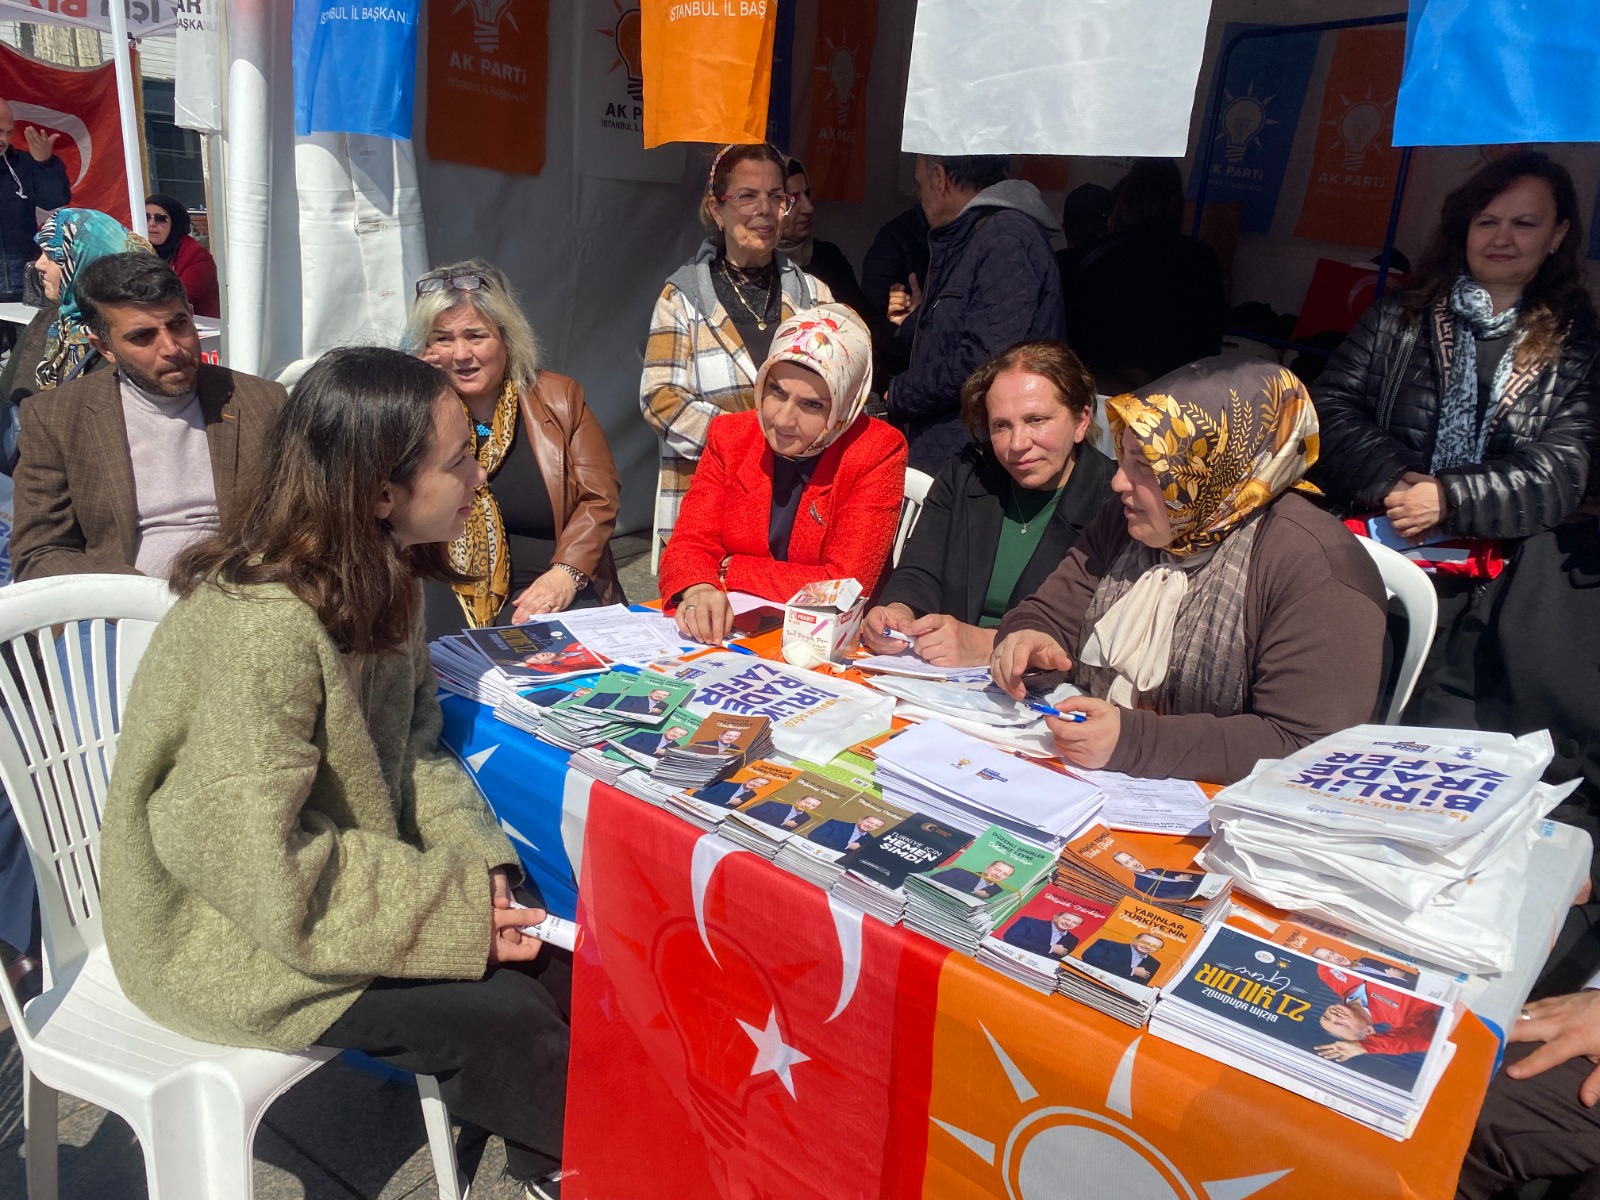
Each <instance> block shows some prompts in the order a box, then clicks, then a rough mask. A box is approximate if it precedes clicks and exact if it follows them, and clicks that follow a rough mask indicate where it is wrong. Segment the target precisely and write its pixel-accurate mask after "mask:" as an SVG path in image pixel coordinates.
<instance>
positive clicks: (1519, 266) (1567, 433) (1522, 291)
mask: <svg viewBox="0 0 1600 1200" xmlns="http://www.w3.org/2000/svg"><path fill="white" fill-rule="evenodd" d="M1585 245H1586V243H1585V241H1584V237H1583V221H1582V216H1581V214H1580V212H1579V209H1578V195H1577V191H1576V189H1574V187H1573V185H1572V176H1571V175H1569V174H1568V173H1567V170H1566V168H1565V167H1563V166H1561V165H1560V164H1559V163H1557V162H1554V161H1553V160H1552V159H1550V158H1549V157H1548V156H1547V155H1544V154H1541V153H1539V152H1538V151H1534V150H1523V151H1518V152H1516V153H1513V154H1507V155H1505V156H1504V157H1503V158H1498V159H1496V160H1495V161H1493V162H1491V163H1489V164H1488V165H1487V166H1485V167H1483V168H1482V169H1481V170H1479V171H1478V172H1477V173H1476V174H1475V175H1473V176H1472V178H1470V179H1468V180H1467V181H1466V183H1464V184H1462V185H1461V186H1460V187H1458V188H1457V189H1456V190H1455V191H1453V192H1451V193H1450V195H1449V196H1448V197H1447V198H1446V199H1445V202H1444V209H1443V212H1442V213H1441V216H1440V221H1439V229H1438V232H1437V233H1436V234H1435V235H1434V238H1433V241H1432V243H1431V244H1430V246H1429V247H1428V249H1427V251H1426V252H1425V254H1424V255H1423V257H1422V259H1421V260H1420V261H1419V263H1418V270H1417V281H1416V284H1415V285H1414V286H1413V287H1412V288H1410V289H1409V290H1407V291H1406V292H1404V293H1402V294H1398V295H1394V296H1386V297H1384V299H1383V300H1382V301H1381V302H1380V303H1379V304H1377V305H1376V306H1374V307H1373V308H1372V309H1370V310H1369V311H1368V312H1367V314H1366V315H1365V316H1364V317H1362V319H1361V322H1360V323H1359V324H1358V325H1357V326H1356V328H1355V329H1354V330H1353V331H1352V332H1351V334H1350V337H1349V338H1348V339H1347V340H1346V341H1345V343H1344V344H1343V345H1342V346H1340V348H1339V350H1338V352H1337V353H1336V354H1334V356H1333V358H1332V359H1331V360H1329V362H1328V366H1327V368H1326V369H1325V370H1324V371H1323V373H1322V375H1321V376H1320V377H1319V378H1318V380H1317V382H1316V384H1315V385H1314V386H1313V388H1312V395H1313V398H1314V399H1315V401H1316V405H1317V415H1318V417H1319V418H1320V420H1321V424H1322V460H1321V461H1320V462H1319V463H1318V465H1317V469H1316V471H1315V472H1314V473H1313V475H1312V479H1313V480H1314V481H1315V482H1316V483H1317V484H1318V485H1320V486H1321V487H1322V488H1323V489H1324V490H1325V491H1327V492H1328V493H1329V494H1330V495H1331V496H1332V497H1333V499H1334V500H1335V501H1338V502H1342V503H1344V504H1346V505H1347V506H1349V507H1350V508H1352V509H1353V510H1355V511H1357V512H1363V513H1377V514H1381V515H1384V516H1387V517H1388V518H1389V520H1390V521H1391V522H1392V523H1393V526H1394V530H1395V532H1396V533H1398V534H1399V535H1400V536H1401V537H1403V538H1407V539H1410V540H1411V541H1414V542H1421V541H1425V540H1428V539H1435V538H1441V537H1443V538H1450V539H1476V540H1479V541H1499V542H1501V543H1502V545H1501V546H1500V547H1499V549H1501V550H1503V551H1504V552H1506V553H1508V554H1509V553H1510V552H1512V551H1513V550H1514V546H1506V545H1504V544H1503V543H1504V540H1505V539H1520V538H1525V537H1529V536H1531V535H1532V534H1535V533H1538V532H1539V531H1541V530H1544V529H1550V528H1553V527H1555V526H1556V525H1559V524H1560V523H1561V522H1562V521H1564V520H1566V519H1567V518H1568V517H1570V516H1571V515H1572V514H1573V512H1574V511H1575V510H1576V509H1577V507H1578V504H1579V502H1580V501H1581V500H1582V499H1583V496H1584V492H1585V489H1586V487H1587V485H1588V481H1589V471H1590V451H1591V447H1592V445H1593V443H1594V439H1595V436H1596V432H1597V415H1596V411H1595V403H1594V381H1593V376H1594V371H1595V364H1596V359H1597V357H1600V340H1597V338H1596V332H1595V313H1594V307H1593V305H1592V304H1591V302H1590V300H1589V294H1588V292H1587V291H1586V290H1585V289H1584V265H1583V255H1584V248H1585ZM1479 582H1481V580H1478V579H1474V578H1471V577H1466V578H1463V577H1460V576H1452V577H1446V576H1436V577H1435V583H1436V585H1437V587H1438V591H1439V600H1440V611H1439V622H1440V624H1439V628H1440V631H1441V636H1440V637H1438V638H1436V639H1435V643H1434V645H1435V654H1434V656H1433V660H1432V662H1430V668H1429V671H1428V674H1429V675H1431V674H1432V670H1433V669H1434V668H1435V667H1436V666H1437V664H1438V661H1439V660H1440V657H1441V656H1442V654H1443V651H1444V645H1445V642H1446V641H1447V640H1448V639H1447V638H1446V637H1445V636H1442V635H1443V634H1444V632H1445V631H1448V630H1449V629H1451V628H1452V627H1453V626H1454V624H1455V623H1456V622H1457V621H1458V620H1459V619H1460V617H1461V615H1462V614H1463V613H1464V611H1465V610H1466V607H1467V605H1468V604H1469V602H1470V600H1471V596H1472V593H1473V591H1474V590H1475V588H1476V586H1477V584H1478V583H1479Z"/></svg>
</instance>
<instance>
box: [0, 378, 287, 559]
mask: <svg viewBox="0 0 1600 1200" xmlns="http://www.w3.org/2000/svg"><path fill="white" fill-rule="evenodd" d="M195 390H196V391H197V392H198V393H199V397H200V410H201V413H202V414H203V417H204V420H205V427H206V444H207V445H208V446H209V448H210V450H211V476H212V482H213V484H214V485H215V487H216V492H217V510H218V513H219V514H226V513H227V512H228V510H229V508H230V507H231V506H232V505H234V504H236V503H240V502H249V501H250V500H251V499H252V498H253V497H254V486H253V484H252V483H251V482H250V477H251V476H252V475H253V473H254V472H255V471H256V470H257V469H259V467H260V465H261V462H262V460H263V459H264V458H265V457H266V449H267V445H268V440H269V438H270V436H271V434H272V429H273V426H274V425H275V424H276V423H277V420H278V413H279V411H280V410H281V409H282V408H283V404H284V401H285V400H286V399H287V393H285V392H284V390H283V385H282V384H278V383H273V382H272V381H271V380H267V379H258V378H256V377H255V376H254V375H241V374H239V373H238V372H235V371H229V370H227V369H226V368H224V367H213V366H210V365H208V364H201V367H200V374H199V378H198V379H197V381H196V383H195ZM12 483H13V484H14V485H15V487H16V498H15V501H14V505H15V511H16V523H15V527H14V528H13V530H12V534H11V558H12V561H13V562H14V563H15V564H16V577H17V578H18V579H19V580H21V579H39V578H42V577H43V576H46V575H78V574H83V573H85V572H106V573H111V574H118V575H130V574H136V573H137V572H136V571H135V570H134V566H133V563H134V558H135V556H136V555H137V553H138V548H139V502H138V499H137V498H136V497H135V495H134V481H133V459H132V457H131V455H130V452H129V450H128V427H127V425H126V424H125V423H124V421H123V419H122V393H121V391H120V390H119V388H118V384H117V373H116V372H115V371H98V372H96V373H95V374H93V375H85V376H80V377H79V378H77V379H74V380H73V381H72V382H70V383H64V384H62V385H61V386H60V387H58V388H52V389H50V390H49V391H45V392H38V393H35V394H34V395H33V396H31V397H29V398H28V399H26V400H24V401H23V402H22V431H21V434H20V435H19V437H18V441H17V466H16V470H15V471H14V472H13V473H12Z"/></svg>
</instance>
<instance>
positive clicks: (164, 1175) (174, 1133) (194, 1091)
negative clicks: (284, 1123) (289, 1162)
mask: <svg viewBox="0 0 1600 1200" xmlns="http://www.w3.org/2000/svg"><path fill="white" fill-rule="evenodd" d="M208 1085H210V1086H214V1087H217V1088H219V1089H222V1091H223V1094H213V1095H210V1096H208V1095H207V1091H208V1090H209V1087H208ZM255 1115H256V1117H257V1118H259V1116H260V1114H259V1113H257V1114H255ZM149 1119H150V1126H151V1127H150V1128H149V1129H139V1128H135V1129H134V1133H135V1134H137V1135H138V1138H139V1144H140V1146H141V1147H142V1148H143V1149H144V1165H145V1182H146V1184H147V1186H148V1188H149V1200H213V1198H215V1197H219V1196H228V1197H237V1198H238V1200H251V1197H252V1196H253V1195H254V1194H255V1172H254V1166H255V1163H254V1155H253V1153H252V1149H253V1146H252V1143H253V1142H254V1141H255V1125H256V1122H255V1120H253V1119H251V1117H250V1115H249V1114H246V1113H244V1112H242V1111H240V1106H239V1099H238V1095H237V1093H235V1092H234V1091H233V1089H232V1087H231V1086H230V1081H226V1080H222V1079H207V1078H205V1077H204V1076H201V1075H198V1073H197V1074H196V1075H191V1076H190V1077H189V1078H188V1079H186V1080H185V1081H184V1086H182V1087H179V1088H173V1089H171V1090H169V1091H165V1092H162V1093H158V1094H157V1095H156V1096H155V1097H154V1104H153V1106H152V1111H151V1112H150V1113H149Z"/></svg>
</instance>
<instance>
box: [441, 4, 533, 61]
mask: <svg viewBox="0 0 1600 1200" xmlns="http://www.w3.org/2000/svg"><path fill="white" fill-rule="evenodd" d="M512 2H513V0H460V3H458V4H457V5H456V6H455V9H454V10H453V11H455V12H461V11H463V10H470V11H471V12H472V41H473V43H474V44H475V45H476V46H477V47H478V49H479V50H481V51H482V52H483V53H485V54H493V53H495V52H496V51H497V50H499V49H500V22H501V21H502V20H504V21H510V22H511V28H513V29H517V30H518V31H519V32H520V27H519V26H518V25H517V19H516V17H514V16H512V15H511V5H512Z"/></svg>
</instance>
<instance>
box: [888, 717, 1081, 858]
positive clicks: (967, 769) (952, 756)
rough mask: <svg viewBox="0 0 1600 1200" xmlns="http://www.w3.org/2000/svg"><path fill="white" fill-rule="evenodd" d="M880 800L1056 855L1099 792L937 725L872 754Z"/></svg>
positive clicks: (903, 735) (905, 735)
mask: <svg viewBox="0 0 1600 1200" xmlns="http://www.w3.org/2000/svg"><path fill="white" fill-rule="evenodd" d="M877 780H878V783H879V785H880V786H881V787H882V788H883V798H884V799H885V800H887V801H889V802H890V803H891V804H898V805H899V806H900V807H902V808H907V809H910V810H911V811H913V812H926V813H932V814H934V815H936V816H941V817H943V818H945V819H946V820H948V821H951V822H953V823H955V824H957V825H961V826H965V827H966V828H973V827H974V825H975V824H976V825H977V826H984V825H991V824H992V825H999V826H1001V827H1002V828H1004V829H1009V830H1010V831H1011V832H1013V833H1016V834H1019V835H1020V836H1022V837H1025V838H1031V839H1033V840H1036V841H1042V842H1045V843H1049V844H1053V845H1055V846H1057V847H1059V846H1060V845H1061V844H1062V843H1063V842H1064V841H1065V839H1066V838H1068V837H1070V836H1071V835H1072V834H1074V833H1076V832H1077V831H1078V830H1079V829H1081V828H1083V826H1084V825H1086V824H1087V823H1088V822H1090V821H1092V820H1093V819H1094V818H1095V816H1096V814H1097V813H1098V812H1099V811H1100V803H1101V799H1102V797H1101V794H1100V790H1099V789H1098V788H1097V787H1095V786H1094V785H1093V784H1091V783H1085V782H1083V781H1082V780H1079V779H1076V778H1073V777H1071V776H1067V775H1062V774H1059V773H1058V772H1055V771H1051V770H1049V769H1048V768H1046V767H1041V766H1039V765H1037V764H1035V763H1032V762H1029V761H1028V760H1027V759H1024V758H1018V757H1017V756H1016V755H1013V754H1007V753H1006V752H1005V751H1003V750H999V749H996V748H995V747H994V746H991V745H989V744H988V743H986V742H981V741H979V740H978V739H977V738H975V737H971V736H969V735H967V734H965V733H962V732H961V731H960V730H957V729H952V728H950V727H949V726H948V725H945V724H944V723H942V722H940V721H925V722H923V723H922V724H921V725H919V726H916V727H915V728H913V729H907V730H906V731H905V732H903V733H901V734H900V735H899V736H897V737H895V738H893V739H892V740H890V741H889V742H886V743H885V744H884V745H883V746H882V747H881V748H880V749H879V750H878V763H877Z"/></svg>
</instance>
